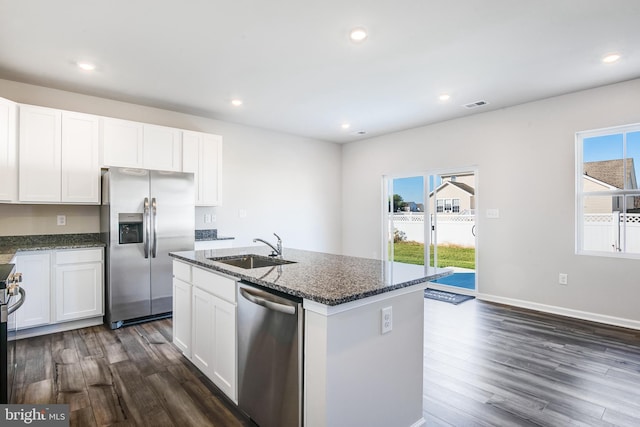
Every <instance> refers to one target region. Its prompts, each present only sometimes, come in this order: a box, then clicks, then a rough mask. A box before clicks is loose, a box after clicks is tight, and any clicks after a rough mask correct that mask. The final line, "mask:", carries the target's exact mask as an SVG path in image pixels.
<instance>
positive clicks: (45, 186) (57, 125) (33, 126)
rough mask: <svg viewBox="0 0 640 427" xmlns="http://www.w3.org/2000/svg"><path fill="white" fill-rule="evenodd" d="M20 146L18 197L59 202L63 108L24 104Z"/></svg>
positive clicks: (21, 113)
mask: <svg viewBox="0 0 640 427" xmlns="http://www.w3.org/2000/svg"><path fill="white" fill-rule="evenodd" d="M19 146H20V149H19V153H20V154H19V157H18V158H19V181H18V182H19V186H18V188H19V190H18V192H19V200H20V201H21V202H59V201H60V194H61V191H60V189H61V186H60V183H61V175H60V174H61V164H62V155H61V153H62V150H61V147H62V112H61V111H60V110H54V109H52V108H44V107H35V106H32V105H21V106H20V145H19Z"/></svg>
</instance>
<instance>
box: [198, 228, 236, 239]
mask: <svg viewBox="0 0 640 427" xmlns="http://www.w3.org/2000/svg"><path fill="white" fill-rule="evenodd" d="M233 239H235V237H229V236H219V235H218V229H217V228H211V229H207V230H196V233H195V241H196V242H203V241H204V242H206V241H212V240H233Z"/></svg>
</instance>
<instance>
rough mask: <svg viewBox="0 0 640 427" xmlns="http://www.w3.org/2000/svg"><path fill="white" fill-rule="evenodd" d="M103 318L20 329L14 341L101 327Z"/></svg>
mask: <svg viewBox="0 0 640 427" xmlns="http://www.w3.org/2000/svg"><path fill="white" fill-rule="evenodd" d="M103 323H104V317H102V316H99V317H91V318H89V319H82V320H73V321H71V322H62V323H54V324H52V325H44V326H36V327H35V328H29V329H21V330H19V331H18V333H17V334H16V337H15V339H17V340H20V339H23V338H31V337H37V336H38V335H46V334H53V333H56V332H65V331H70V330H72V329H80V328H87V327H89V326H97V325H102V324H103Z"/></svg>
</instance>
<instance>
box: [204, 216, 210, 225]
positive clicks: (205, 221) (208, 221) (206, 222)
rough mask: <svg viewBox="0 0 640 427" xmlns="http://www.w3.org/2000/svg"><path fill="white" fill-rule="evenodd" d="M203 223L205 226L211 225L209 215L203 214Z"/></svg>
mask: <svg viewBox="0 0 640 427" xmlns="http://www.w3.org/2000/svg"><path fill="white" fill-rule="evenodd" d="M204 223H205V224H209V223H211V214H204Z"/></svg>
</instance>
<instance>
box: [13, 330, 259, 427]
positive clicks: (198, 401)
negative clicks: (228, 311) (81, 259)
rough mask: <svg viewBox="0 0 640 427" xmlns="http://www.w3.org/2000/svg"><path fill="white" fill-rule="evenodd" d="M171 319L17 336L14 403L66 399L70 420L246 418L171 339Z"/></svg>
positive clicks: (185, 422) (192, 422)
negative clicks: (18, 337) (116, 327)
mask: <svg viewBox="0 0 640 427" xmlns="http://www.w3.org/2000/svg"><path fill="white" fill-rule="evenodd" d="M171 334H172V331H171V319H164V320H157V321H153V322H150V323H145V324H140V325H134V326H128V327H124V328H121V329H118V330H115V331H111V330H110V329H109V328H107V327H106V326H94V327H90V328H84V329H78V330H75V331H69V332H63V333H57V334H52V335H45V336H40V337H35V338H28V339H24V340H20V341H18V342H17V345H16V354H17V358H18V361H19V362H18V372H17V379H16V385H15V388H14V392H15V399H14V402H15V403H31V404H37V403H68V404H69V405H70V406H69V409H70V411H71V417H70V418H71V420H70V421H71V422H70V424H71V425H72V426H80V427H88V426H96V425H98V426H147V425H149V426H154V427H160V426H181V427H186V426H223V427H226V426H250V425H251V424H250V422H249V420H248V419H246V418H245V417H244V416H243V415H242V414H240V413H239V412H238V410H237V409H235V407H234V406H233V404H231V403H230V402H228V401H227V400H226V397H224V396H223V395H222V393H221V392H220V391H219V390H217V389H216V387H215V386H214V385H213V384H212V383H211V382H210V381H209V380H208V379H207V378H205V377H203V376H202V374H201V373H200V372H199V371H198V370H197V369H196V368H194V367H193V365H191V363H190V362H188V361H187V359H185V358H184V357H183V356H182V354H181V353H180V351H179V350H178V349H177V348H175V347H174V346H173V344H171Z"/></svg>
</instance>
